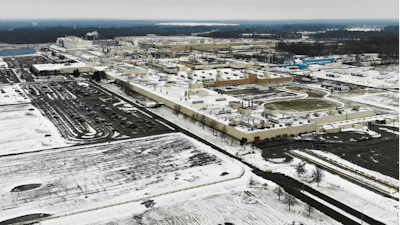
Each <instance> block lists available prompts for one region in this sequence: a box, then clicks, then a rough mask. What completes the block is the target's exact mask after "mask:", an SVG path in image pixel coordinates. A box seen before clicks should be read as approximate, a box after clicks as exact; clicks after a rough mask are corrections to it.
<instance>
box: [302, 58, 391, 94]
mask: <svg viewBox="0 0 400 225" xmlns="http://www.w3.org/2000/svg"><path fill="white" fill-rule="evenodd" d="M309 70H310V71H312V73H311V76H315V77H317V78H323V79H328V80H332V81H341V82H345V83H351V84H358V85H364V86H369V87H376V88H396V87H398V86H399V72H398V70H397V71H395V70H393V69H391V68H389V69H387V70H383V69H382V68H374V67H355V66H347V65H342V64H341V63H330V64H326V65H324V66H321V65H311V66H310V67H309ZM318 70H320V71H318ZM332 72H333V73H336V74H338V75H340V77H328V76H326V74H327V73H332ZM351 73H355V74H362V75H363V77H359V76H352V75H351Z"/></svg>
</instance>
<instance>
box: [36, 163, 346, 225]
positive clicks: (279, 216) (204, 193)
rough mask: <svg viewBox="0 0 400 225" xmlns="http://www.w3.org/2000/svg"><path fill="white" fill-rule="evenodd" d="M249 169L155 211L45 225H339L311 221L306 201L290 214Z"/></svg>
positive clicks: (111, 211)
mask: <svg viewBox="0 0 400 225" xmlns="http://www.w3.org/2000/svg"><path fill="white" fill-rule="evenodd" d="M245 169H246V172H245V174H244V176H242V177H241V178H240V179H236V180H232V181H227V182H223V183H219V184H215V185H210V186H204V187H200V188H196V189H190V190H185V191H182V192H178V193H173V194H169V195H163V196H160V197H156V198H152V200H153V201H154V203H155V205H154V208H152V209H151V208H147V207H145V205H144V204H142V203H143V201H142V202H132V203H128V204H124V205H119V206H115V207H111V208H104V209H99V210H96V211H92V212H87V213H83V214H76V215H72V216H68V217H60V218H57V219H52V220H46V221H43V222H42V224H43V225H46V224H57V225H67V224H68V225H69V224H90V225H99V224H101V225H105V224H107V225H111V224H114V225H115V224H119V225H124V224H126V225H128V224H129V225H136V224H177V225H178V224H179V225H181V224H182V225H183V224H185V225H190V224H197V225H215V224H224V223H229V222H230V223H232V224H236V225H239V224H262V225H265V224H274V225H286V224H292V223H293V222H296V223H295V224H300V223H302V224H307V225H314V224H315V225H323V224H326V225H328V224H329V225H335V224H339V223H338V222H337V221H335V220H333V219H332V218H330V217H328V216H326V215H325V214H323V213H321V212H319V211H318V210H316V211H314V212H312V213H311V215H310V217H308V212H307V211H306V209H305V208H306V204H305V203H303V202H301V201H298V203H297V204H296V205H295V206H292V207H291V209H290V211H289V210H288V207H287V205H285V204H284V203H283V202H282V201H279V200H278V197H277V196H276V195H275V194H274V193H273V189H274V188H275V187H276V184H274V183H272V182H270V181H266V180H264V179H262V178H260V177H258V176H254V175H253V174H252V173H251V169H250V168H248V167H245ZM250 177H252V178H253V179H254V180H255V181H256V184H255V185H254V186H253V187H249V186H248V183H249V179H250ZM264 184H267V185H268V186H267V187H265V186H264ZM245 191H246V192H247V193H249V194H246V193H245ZM252 195H254V196H252ZM281 200H282V197H281ZM140 218H141V219H140ZM139 221H141V222H142V223H140V222H139Z"/></svg>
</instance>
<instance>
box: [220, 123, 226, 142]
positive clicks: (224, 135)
mask: <svg viewBox="0 0 400 225" xmlns="http://www.w3.org/2000/svg"><path fill="white" fill-rule="evenodd" d="M226 132H227V129H226V126H225V125H224V126H223V127H222V130H221V139H222V140H224V141H225V138H226Z"/></svg>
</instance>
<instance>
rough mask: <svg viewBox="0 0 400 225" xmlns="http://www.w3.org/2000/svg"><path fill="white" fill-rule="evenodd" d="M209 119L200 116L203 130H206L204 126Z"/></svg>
mask: <svg viewBox="0 0 400 225" xmlns="http://www.w3.org/2000/svg"><path fill="white" fill-rule="evenodd" d="M206 121H207V117H206V116H205V115H201V116H200V123H201V125H203V130H204V125H205V124H206Z"/></svg>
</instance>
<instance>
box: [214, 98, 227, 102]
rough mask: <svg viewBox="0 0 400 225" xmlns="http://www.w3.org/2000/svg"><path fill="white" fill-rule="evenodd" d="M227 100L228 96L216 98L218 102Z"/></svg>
mask: <svg viewBox="0 0 400 225" xmlns="http://www.w3.org/2000/svg"><path fill="white" fill-rule="evenodd" d="M225 100H226V98H217V99H215V101H217V102H219V101H225Z"/></svg>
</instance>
